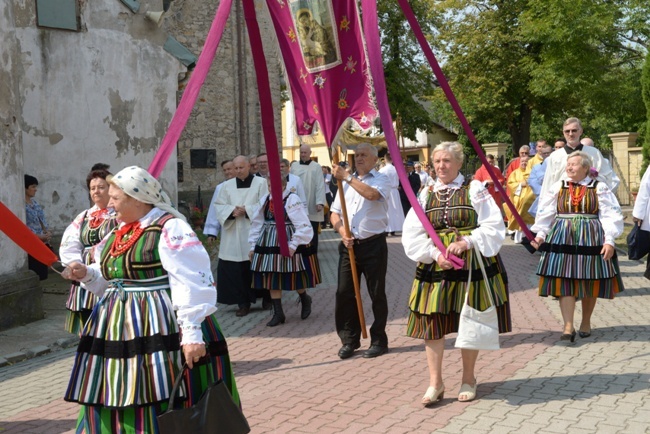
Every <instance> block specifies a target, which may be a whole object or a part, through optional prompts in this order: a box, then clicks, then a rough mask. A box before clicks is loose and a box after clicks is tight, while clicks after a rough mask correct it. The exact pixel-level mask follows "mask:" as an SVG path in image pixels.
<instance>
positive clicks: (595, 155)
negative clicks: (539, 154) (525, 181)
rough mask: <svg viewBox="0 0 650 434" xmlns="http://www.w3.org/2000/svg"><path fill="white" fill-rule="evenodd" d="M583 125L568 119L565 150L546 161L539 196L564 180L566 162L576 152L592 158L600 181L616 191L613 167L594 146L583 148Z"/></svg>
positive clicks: (577, 120)
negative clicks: (581, 137) (581, 141)
mask: <svg viewBox="0 0 650 434" xmlns="http://www.w3.org/2000/svg"><path fill="white" fill-rule="evenodd" d="M582 131H583V130H582V123H581V122H580V119H578V118H568V119H567V120H566V121H564V126H563V131H562V132H563V134H564V138H565V139H566V145H565V146H564V148H562V149H559V150H557V151H555V152H553V153H552V154H551V156H550V157H548V158H547V159H546V163H545V164H547V165H548V167H547V169H546V173H545V174H544V182H543V183H542V189H541V192H540V194H539V196H540V197H542V198H543V197H544V196H545V195H546V193H547V192H548V190H549V189H550V188H551V186H552V185H553V184H555V183H556V182H558V181H559V180H560V179H562V176H563V175H564V173H565V170H566V162H567V159H568V158H569V154H571V153H572V152H574V151H583V152H585V153H586V154H587V155H589V157H590V158H591V161H592V162H593V165H594V166H593V167H595V168H596V170H597V171H598V180H599V181H602V182H604V183H605V184H607V185H608V186H609V188H610V189H612V190H614V189H615V188H616V187H618V184H616V185H614V182H613V180H612V175H613V173H612V166H611V165H610V164H609V161H607V160H606V159H605V158H603V155H602V154H601V153H600V151H599V150H598V149H596V148H595V147H593V146H583V145H582V144H580V136H581V135H582Z"/></svg>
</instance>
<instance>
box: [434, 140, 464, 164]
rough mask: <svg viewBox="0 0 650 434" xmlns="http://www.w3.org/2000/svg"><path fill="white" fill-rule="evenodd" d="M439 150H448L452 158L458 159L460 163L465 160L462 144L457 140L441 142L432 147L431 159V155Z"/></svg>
mask: <svg viewBox="0 0 650 434" xmlns="http://www.w3.org/2000/svg"><path fill="white" fill-rule="evenodd" d="M440 151H445V152H449V153H450V154H451V156H452V157H453V158H454V160H456V161H458V162H459V163H461V164H462V163H463V161H464V160H465V153H464V152H463V145H461V144H460V143H458V142H442V143H440V144H438V145H437V146H436V147H435V148H433V151H432V152H431V158H432V159H433V156H434V155H436V152H440Z"/></svg>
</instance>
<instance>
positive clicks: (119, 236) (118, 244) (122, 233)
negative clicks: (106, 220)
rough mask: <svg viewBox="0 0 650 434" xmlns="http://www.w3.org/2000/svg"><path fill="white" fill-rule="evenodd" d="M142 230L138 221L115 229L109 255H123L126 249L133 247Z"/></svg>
mask: <svg viewBox="0 0 650 434" xmlns="http://www.w3.org/2000/svg"><path fill="white" fill-rule="evenodd" d="M143 232H144V229H143V228H141V227H140V222H139V221H135V222H132V223H129V224H126V225H124V226H122V227H121V228H120V229H118V230H116V231H115V239H114V240H113V244H111V252H110V254H111V256H112V257H114V258H115V257H117V256H120V255H123V254H124V253H125V252H126V251H127V250H129V249H130V248H131V247H133V245H134V244H135V243H136V241H138V238H140V235H142V233H143Z"/></svg>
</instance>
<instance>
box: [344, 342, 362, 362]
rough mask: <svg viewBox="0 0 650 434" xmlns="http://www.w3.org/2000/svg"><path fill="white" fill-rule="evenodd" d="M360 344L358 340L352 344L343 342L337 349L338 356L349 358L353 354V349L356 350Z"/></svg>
mask: <svg viewBox="0 0 650 434" xmlns="http://www.w3.org/2000/svg"><path fill="white" fill-rule="evenodd" d="M360 346H361V344H360V343H358V342H357V343H356V344H354V345H352V344H343V346H342V347H341V349H340V350H339V357H340V358H341V359H349V358H350V357H352V355H353V354H354V350H356V349H357V348H359V347H360Z"/></svg>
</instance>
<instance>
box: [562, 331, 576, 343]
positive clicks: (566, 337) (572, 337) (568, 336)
mask: <svg viewBox="0 0 650 434" xmlns="http://www.w3.org/2000/svg"><path fill="white" fill-rule="evenodd" d="M560 340H561V341H571V342H575V340H576V331H575V330H574V331H573V333H571V334H569V333H564V334H563V335H562V336H561V337H560Z"/></svg>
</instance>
